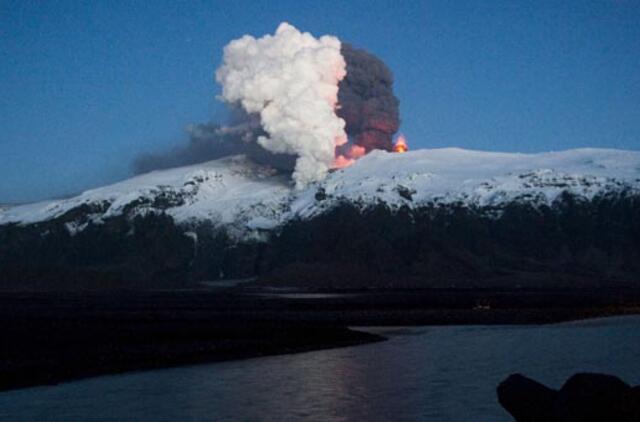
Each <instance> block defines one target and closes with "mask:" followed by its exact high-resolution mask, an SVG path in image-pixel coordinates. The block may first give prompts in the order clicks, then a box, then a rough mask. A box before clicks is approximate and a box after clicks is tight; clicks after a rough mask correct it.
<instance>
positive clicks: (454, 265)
mask: <svg viewBox="0 0 640 422" xmlns="http://www.w3.org/2000/svg"><path fill="white" fill-rule="evenodd" d="M0 274H3V275H4V280H2V282H0V288H16V287H29V286H30V287H31V288H61V286H63V285H64V286H67V287H69V288H70V287H74V288H75V287H90V288H97V287H114V286H118V287H132V286H137V287H153V288H157V287H175V286H184V285H189V284H190V283H193V282H198V281H201V280H215V279H224V278H238V277H253V276H259V277H260V278H261V280H263V281H265V282H268V283H270V284H299V285H303V286H306V287H308V286H314V287H323V286H324V287H329V286H330V287H338V288H340V287H381V286H386V287H389V286H402V287H452V286H458V287H460V286H462V287H471V286H476V287H477V286H489V285H492V286H496V285H499V286H510V287H513V286H528V287H540V286H545V287H549V286H565V287H569V286H572V287H575V286H593V285H614V284H615V285H636V284H637V282H638V279H639V278H638V274H640V152H631V151H616V150H596V149H581V150H572V151H564V152H555V153H543V154H503V153H488V152H478V151H466V150H461V149H455V148H448V149H437V150H420V151H413V152H409V153H405V154H392V153H386V152H382V151H377V152H373V153H371V154H369V155H367V156H366V157H363V158H362V159H361V160H359V161H358V162H357V163H356V164H354V165H353V166H351V167H349V168H346V169H342V170H337V171H334V172H332V173H331V174H329V176H328V177H327V178H326V179H325V180H324V181H323V182H321V183H316V184H312V185H309V186H307V187H306V188H305V189H302V190H296V189H293V188H292V187H291V182H290V180H289V179H288V177H287V175H283V174H280V173H278V172H277V171H276V170H274V169H272V168H270V167H268V166H262V165H258V164H255V163H253V162H251V161H249V160H248V159H246V158H245V157H243V156H236V157H228V158H224V159H221V160H216V161H211V162H208V163H203V164H198V165H194V166H189V167H182V168H176V169H170V170H164V171H157V172H152V173H149V174H145V175H142V176H138V177H135V178H132V179H129V180H125V181H123V182H120V183H116V184H114V185H111V186H106V187H103V188H99V189H94V190H90V191H87V192H84V193H83V194H81V195H79V196H77V197H74V198H70V199H64V200H57V201H47V202H42V203H37V204H28V205H20V206H14V207H10V208H8V209H4V210H2V211H0Z"/></svg>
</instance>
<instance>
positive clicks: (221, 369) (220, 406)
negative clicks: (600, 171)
mask: <svg viewBox="0 0 640 422" xmlns="http://www.w3.org/2000/svg"><path fill="white" fill-rule="evenodd" d="M639 333H640V317H626V318H613V319H608V320H599V321H587V322H579V323H569V324H560V325H554V326H543V327H535V326H530V327H505V326H503V327H482V326H475V327H427V328H425V327H422V328H411V329H406V328H393V329H391V330H389V329H386V331H385V334H387V335H389V336H391V340H390V341H388V342H385V343H376V344H369V345H364V346H358V347H351V348H344V349H333V350H323V351H317V352H310V353H302V354H296V355H285V356H274V357H266V358H258V359H249V360H245V361H236V362H226V363H219V364H211V365H199V366H192V367H185V368H175V369H167V370H160V371H150V372H140V373H131V374H125V375H120V376H107V377H100V378H94V379H90V380H84V381H79V382H72V383H67V384H62V385H59V386H53V387H39V388H32V389H26V390H17V391H12V392H6V393H1V394H0V418H6V419H12V420H44V419H47V420H51V419H57V420H97V419H101V420H104V419H127V420H132V419H133V420H249V421H253V420H299V419H305V420H311V421H315V420H318V421H320V420H336V421H340V420H374V421H375V420H389V419H393V420H416V419H420V420H434V421H466V420H492V421H508V420H510V419H509V417H508V416H507V415H506V413H504V412H503V411H502V409H501V408H500V407H499V405H498V404H497V402H496V397H495V387H496V385H497V383H498V382H499V381H501V380H502V379H503V378H504V377H505V376H507V375H508V374H510V373H512V372H522V373H525V374H526V375H528V376H531V377H533V378H535V379H538V380H540V381H541V382H543V383H545V384H548V385H550V386H554V387H559V386H560V384H561V383H562V382H563V381H564V380H565V379H566V378H567V377H568V376H570V375H571V374H573V373H574V372H577V371H601V372H607V373H612V374H615V375H618V376H620V377H621V378H623V379H625V380H626V381H627V382H630V383H634V384H640V361H638V359H637V356H638V354H639V353H640V334H639Z"/></svg>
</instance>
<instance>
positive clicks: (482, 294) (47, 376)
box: [0, 289, 640, 390]
mask: <svg viewBox="0 0 640 422" xmlns="http://www.w3.org/2000/svg"><path fill="white" fill-rule="evenodd" d="M631 313H640V290H631V289H582V290H481V289H473V290H464V289H449V290H447V289H423V290H393V291H385V290H376V291H352V292H347V293H345V292H341V294H340V295H332V294H330V293H328V294H326V295H325V294H317V293H316V295H315V296H313V297H310V296H308V295H307V294H302V295H296V294H294V295H286V294H281V292H278V293H274V292H273V291H271V290H257V289H255V290H253V289H244V290H241V289H226V290H225V289H218V290H215V289H214V290H185V291H109V292H83V293H71V292H58V293H54V292H3V293H1V294H0V327H1V328H0V336H1V338H0V390H7V389H12V388H20V387H28V386H33V385H40V384H52V383H57V382H61V381H64V380H70V379H76V378H82V377H88V376H94V375H99V374H107V373H117V372H123V371H129V370H139V369H150V368H159V367H168V366H178V365H186V364H193V363H202V362H211V361H219V360H227V359H241V358H248V357H255V356H263V355H269V354H279V353H293V352H299V351H305V350H314V349H320V348H327V347H339V346H348V345H355V344H362V343H366V342H371V341H379V340H382V339H383V338H382V337H379V336H375V335H371V334H368V333H363V332H359V331H355V330H350V329H348V328H346V327H347V326H354V325H360V326H366V325H446V324H541V323H552V322H559V321H566V320H572V319H581V318H591V317H602V316H609V315H619V314H631Z"/></svg>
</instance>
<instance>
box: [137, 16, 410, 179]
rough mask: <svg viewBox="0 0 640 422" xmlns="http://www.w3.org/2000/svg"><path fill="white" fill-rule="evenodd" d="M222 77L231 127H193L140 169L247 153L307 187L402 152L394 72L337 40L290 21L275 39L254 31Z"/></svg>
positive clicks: (228, 56)
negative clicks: (376, 153)
mask: <svg viewBox="0 0 640 422" xmlns="http://www.w3.org/2000/svg"><path fill="white" fill-rule="evenodd" d="M215 77H216V81H217V82H218V83H219V84H220V85H221V87H222V94H221V95H220V96H219V98H220V99H221V100H222V101H224V102H225V103H226V104H228V105H229V108H230V110H231V111H232V119H231V121H230V122H229V123H228V124H216V123H206V124H199V125H191V126H190V127H189V129H188V134H189V137H190V139H189V144H188V145H187V146H186V147H181V148H176V149H173V150H171V151H169V152H167V153H161V154H147V155H144V156H141V157H138V159H137V160H136V162H135V170H136V173H145V172H148V171H151V170H156V169H161V168H167V167H178V166H182V165H186V164H195V163H198V162H204V161H209V160H212V159H217V158H221V157H224V156H229V155H238V154H244V155H246V156H248V157H249V158H251V159H252V160H253V161H256V162H258V163H260V164H266V165H270V166H272V167H274V168H276V169H278V170H281V171H287V172H291V177H292V179H293V181H294V182H295V185H296V187H297V188H303V187H304V186H306V185H307V184H308V183H311V182H317V181H320V180H323V179H324V178H325V176H326V174H327V172H328V171H329V170H330V169H332V168H343V167H346V166H349V165H351V164H353V163H354V162H355V161H356V160H357V159H358V158H360V157H362V156H364V155H365V154H368V153H369V152H371V151H372V150H374V149H382V150H385V151H389V152H391V151H396V152H397V151H398V147H397V144H396V146H394V143H393V136H394V135H395V133H396V132H397V131H398V129H399V127H400V118H399V102H398V99H397V98H396V97H395V95H394V94H393V75H392V73H391V71H390V70H389V68H388V67H387V66H386V65H385V64H384V62H383V61H382V60H380V59H379V58H377V57H376V56H374V55H373V54H371V53H369V52H367V51H365V50H362V49H357V48H355V47H353V46H351V45H350V44H347V43H343V42H341V41H340V40H339V39H338V38H337V37H335V36H331V35H325V36H321V37H319V38H316V37H314V36H313V35H311V34H309V33H308V32H300V31H299V30H298V29H296V28H295V27H293V26H292V25H289V24H288V23H281V24H280V25H279V26H278V28H277V30H276V32H275V34H273V35H265V36H263V37H261V38H254V37H252V36H250V35H245V36H243V37H241V38H238V39H236V40H233V41H231V42H230V43H229V44H228V45H227V46H226V47H225V48H224V54H223V60H222V65H221V66H220V67H219V68H218V69H217V71H216V74H215ZM403 151H406V144H405V147H404V149H403Z"/></svg>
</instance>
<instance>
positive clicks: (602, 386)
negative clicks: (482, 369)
mask: <svg viewBox="0 0 640 422" xmlns="http://www.w3.org/2000/svg"><path fill="white" fill-rule="evenodd" d="M497 392H498V401H499V402H500V404H501V405H502V407H504V408H505V409H506V410H507V411H508V412H509V413H510V414H511V415H512V416H513V417H514V419H515V420H516V421H517V422H607V421H616V422H638V421H640V387H633V388H632V387H630V386H629V385H628V384H626V383H625V382H624V381H622V380H620V379H619V378H617V377H614V376H612V375H604V374H591V373H580V374H576V375H574V376H572V377H571V378H569V380H567V382H566V383H565V384H564V385H563V386H562V388H561V389H560V391H556V390H553V389H551V388H548V387H546V386H544V385H542V384H540V383H538V382H537V381H534V380H532V379H530V378H527V377H525V376H523V375H520V374H514V375H511V376H509V377H508V378H507V379H506V380H504V381H503V382H502V383H500V385H499V386H498V388H497Z"/></svg>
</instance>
